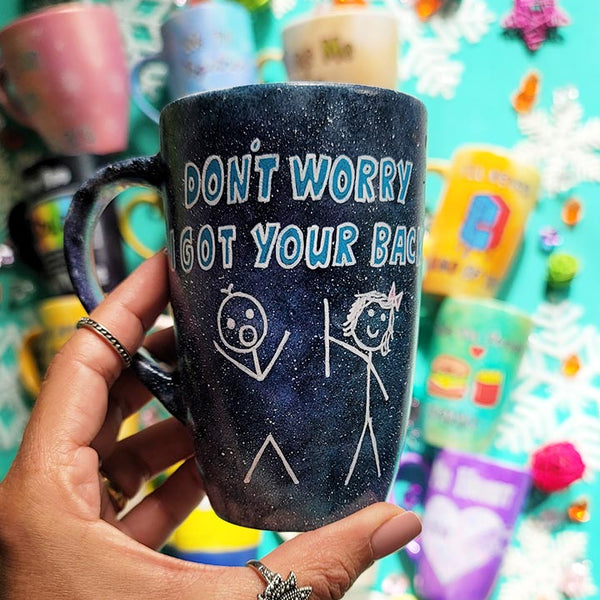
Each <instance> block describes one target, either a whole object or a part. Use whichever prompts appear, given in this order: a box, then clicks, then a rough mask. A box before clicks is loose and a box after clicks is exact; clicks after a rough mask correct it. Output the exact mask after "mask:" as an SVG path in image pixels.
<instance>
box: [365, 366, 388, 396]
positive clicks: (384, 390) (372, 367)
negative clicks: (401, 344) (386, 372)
mask: <svg viewBox="0 0 600 600" xmlns="http://www.w3.org/2000/svg"><path fill="white" fill-rule="evenodd" d="M369 369H371V373H373V375H375V379H377V383H378V384H379V389H381V393H382V394H383V397H384V399H385V400H389V399H390V397H389V395H388V393H387V390H386V389H385V386H384V385H383V381H381V377H379V373H378V372H377V369H376V368H375V367H374V366H373V363H371V364H370V365H369Z"/></svg>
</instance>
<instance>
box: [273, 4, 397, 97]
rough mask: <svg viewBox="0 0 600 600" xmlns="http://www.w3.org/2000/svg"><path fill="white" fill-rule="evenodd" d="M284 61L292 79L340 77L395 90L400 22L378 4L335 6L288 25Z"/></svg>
mask: <svg viewBox="0 0 600 600" xmlns="http://www.w3.org/2000/svg"><path fill="white" fill-rule="evenodd" d="M282 37H283V47H284V63H285V67H286V70H287V73H288V77H289V79H290V80H291V81H338V82H346V83H360V84H363V85H373V86H378V87H385V88H390V89H395V88H396V85H397V83H398V50H399V43H400V42H399V39H398V22H397V20H396V18H395V16H394V15H393V14H391V13H389V12H386V11H384V10H378V9H375V8H367V7H362V8H361V7H356V8H348V9H345V8H334V9H333V10H330V11H327V12H315V13H314V14H311V15H309V16H305V17H301V18H300V19H297V20H295V21H291V22H290V23H289V24H288V25H286V26H285V27H284V28H283V31H282Z"/></svg>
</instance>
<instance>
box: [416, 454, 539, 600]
mask: <svg viewBox="0 0 600 600" xmlns="http://www.w3.org/2000/svg"><path fill="white" fill-rule="evenodd" d="M530 482H531V477H530V474H529V472H528V471H527V470H525V469H523V468H521V467H519V466H517V465H512V464H507V463H502V462H499V461H495V460H491V459H489V458H487V457H481V456H475V455H471V454H466V453H462V452H455V451H452V450H441V451H440V452H439V453H438V455H437V456H436V458H435V460H434V463H433V466H432V470H431V476H430V478H429V484H428V488H427V495H426V497H425V509H424V513H423V531H422V533H421V538H420V539H421V548H422V551H421V553H420V554H419V556H418V560H417V569H416V575H415V589H416V591H417V593H418V594H419V597H420V598H423V599H424V600H453V599H454V598H461V599H462V600H484V599H485V598H487V597H488V595H489V593H490V591H491V589H492V587H493V585H494V582H495V580H496V577H497V574H498V570H499V568H500V565H501V563H502V558H503V555H504V551H505V549H506V547H507V546H508V543H509V541H510V537H511V535H512V530H513V527H514V524H515V521H516V519H517V517H518V515H519V513H520V512H521V509H522V507H523V503H524V501H525V498H526V495H527V492H528V490H529V486H530Z"/></svg>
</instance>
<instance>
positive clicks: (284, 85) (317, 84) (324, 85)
mask: <svg viewBox="0 0 600 600" xmlns="http://www.w3.org/2000/svg"><path fill="white" fill-rule="evenodd" d="M307 88H311V89H315V90H317V89H320V90H323V89H327V90H334V89H346V90H349V91H353V92H355V93H357V94H360V95H365V96H369V95H370V96H390V97H395V98H402V99H403V100H404V101H405V102H408V103H409V104H412V105H413V106H414V107H416V108H418V109H419V110H420V111H421V112H422V113H423V115H424V116H426V115H427V108H426V106H425V104H424V102H423V101H422V100H420V99H419V98H417V97H416V96H413V95H412V94H407V93H406V92H401V91H399V90H393V89H391V88H384V87H377V86H374V85H362V84H358V83H339V82H323V81H287V82H279V83H251V84H248V85H238V86H233V87H226V88H220V89H215V90H206V91H203V92H196V93H194V94H188V95H186V96H182V97H181V98H177V99H175V100H172V101H171V102H169V103H168V104H166V105H165V106H164V107H163V109H162V110H161V111H160V126H161V127H162V125H163V122H164V118H165V115H167V114H168V113H170V112H173V111H174V110H176V109H177V108H179V106H184V105H186V104H190V103H193V102H194V101H195V100H196V99H198V98H205V97H210V96H215V97H219V96H221V95H223V94H226V95H231V94H243V93H244V92H246V91H251V90H256V91H259V90H277V89H283V90H286V89H294V90H296V89H307Z"/></svg>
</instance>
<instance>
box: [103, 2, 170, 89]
mask: <svg viewBox="0 0 600 600" xmlns="http://www.w3.org/2000/svg"><path fill="white" fill-rule="evenodd" d="M180 5H182V1H181V0H111V6H112V7H113V9H114V11H115V13H116V15H117V18H118V19H119V24H120V26H121V33H122V34H123V39H124V42H125V49H126V51H127V58H128V61H129V66H130V67H133V65H134V64H135V63H137V62H138V61H139V60H141V59H142V58H145V57H146V56H150V55H152V54H156V53H157V52H160V50H161V49H162V37H161V34H160V28H161V25H162V24H163V22H164V21H165V20H166V18H167V17H168V16H169V14H170V13H171V11H172V10H173V9H174V8H175V7H176V6H180ZM166 73H167V69H166V66H165V65H163V64H161V63H152V64H150V65H148V66H147V67H146V68H144V69H143V71H142V74H141V87H142V91H143V93H144V94H146V95H147V96H148V97H149V99H150V100H152V101H156V100H158V99H159V98H160V94H161V91H162V89H163V87H164V85H165V80H166Z"/></svg>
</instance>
